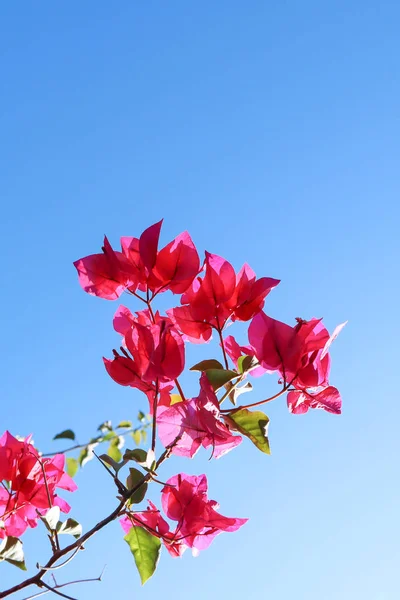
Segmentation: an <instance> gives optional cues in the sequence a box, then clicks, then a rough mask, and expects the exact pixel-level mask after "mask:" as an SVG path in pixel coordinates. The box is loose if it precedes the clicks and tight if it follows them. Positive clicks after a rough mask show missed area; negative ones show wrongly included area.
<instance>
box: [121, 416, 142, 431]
mask: <svg viewBox="0 0 400 600" xmlns="http://www.w3.org/2000/svg"><path fill="white" fill-rule="evenodd" d="M143 416H144V415H143ZM117 427H121V428H123V429H130V428H131V427H132V421H121V423H119V425H117Z"/></svg>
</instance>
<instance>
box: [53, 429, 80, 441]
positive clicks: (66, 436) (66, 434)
mask: <svg viewBox="0 0 400 600" xmlns="http://www.w3.org/2000/svg"><path fill="white" fill-rule="evenodd" d="M74 439H75V433H74V432H73V431H72V429H66V430H65V431H61V433H57V435H55V436H54V437H53V440H74Z"/></svg>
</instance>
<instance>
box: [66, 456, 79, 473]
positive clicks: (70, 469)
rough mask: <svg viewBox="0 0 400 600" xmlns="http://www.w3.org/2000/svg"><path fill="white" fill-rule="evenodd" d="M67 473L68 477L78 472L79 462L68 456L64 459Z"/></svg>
mask: <svg viewBox="0 0 400 600" xmlns="http://www.w3.org/2000/svg"><path fill="white" fill-rule="evenodd" d="M66 467H67V473H68V475H69V476H70V477H75V475H76V474H77V472H78V469H79V464H78V461H77V460H76V458H71V457H68V458H67V460H66Z"/></svg>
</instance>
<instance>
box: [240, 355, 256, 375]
mask: <svg viewBox="0 0 400 600" xmlns="http://www.w3.org/2000/svg"><path fill="white" fill-rule="evenodd" d="M259 364H260V363H259V362H258V360H257V359H256V357H255V356H250V355H248V354H245V355H244V356H239V358H238V371H239V373H246V371H250V370H251V369H254V368H255V367H257V366H258V365H259Z"/></svg>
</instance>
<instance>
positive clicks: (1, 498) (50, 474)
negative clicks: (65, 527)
mask: <svg viewBox="0 0 400 600" xmlns="http://www.w3.org/2000/svg"><path fill="white" fill-rule="evenodd" d="M64 463H65V457H64V455H63V454H56V455H55V456H54V457H52V458H42V457H40V456H39V453H38V452H37V450H36V448H35V447H34V446H33V445H32V444H31V443H30V438H27V439H26V440H24V441H19V440H17V439H16V438H15V437H13V436H12V435H11V434H10V433H9V432H8V431H6V432H5V433H4V435H3V436H2V437H1V438H0V482H1V481H7V482H8V486H5V487H0V521H2V523H3V525H2V526H1V527H0V538H3V537H5V536H7V535H11V536H15V537H18V536H19V535H22V533H24V531H25V530H26V528H27V527H36V522H37V520H38V518H39V515H38V513H37V511H39V513H40V514H45V513H46V512H47V510H48V509H49V508H51V506H59V507H60V509H61V510H62V511H63V512H69V510H70V507H69V505H68V504H67V503H66V502H65V500H63V499H62V498H60V497H59V496H58V495H57V493H56V488H61V489H64V490H67V491H69V492H73V491H75V490H76V489H77V486H76V484H75V482H74V481H73V480H72V479H71V477H70V476H69V475H67V473H65V472H64ZM49 496H50V503H49ZM49 504H50V505H49Z"/></svg>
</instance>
